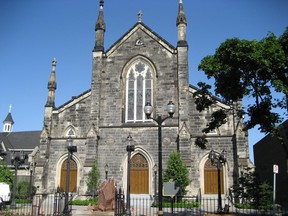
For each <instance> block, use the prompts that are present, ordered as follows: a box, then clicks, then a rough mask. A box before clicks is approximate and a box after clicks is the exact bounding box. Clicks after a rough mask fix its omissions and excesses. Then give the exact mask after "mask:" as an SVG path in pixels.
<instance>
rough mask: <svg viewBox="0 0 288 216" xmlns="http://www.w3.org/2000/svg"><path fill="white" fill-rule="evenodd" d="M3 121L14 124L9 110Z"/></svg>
mask: <svg viewBox="0 0 288 216" xmlns="http://www.w3.org/2000/svg"><path fill="white" fill-rule="evenodd" d="M3 123H11V124H14V121H13V118H12V114H11V112H9V113H8V115H7V116H6V118H5V120H4V121H3Z"/></svg>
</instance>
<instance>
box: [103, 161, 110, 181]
mask: <svg viewBox="0 0 288 216" xmlns="http://www.w3.org/2000/svg"><path fill="white" fill-rule="evenodd" d="M104 168H105V179H106V180H107V179H108V168H109V166H108V164H107V163H106V165H105V167H104Z"/></svg>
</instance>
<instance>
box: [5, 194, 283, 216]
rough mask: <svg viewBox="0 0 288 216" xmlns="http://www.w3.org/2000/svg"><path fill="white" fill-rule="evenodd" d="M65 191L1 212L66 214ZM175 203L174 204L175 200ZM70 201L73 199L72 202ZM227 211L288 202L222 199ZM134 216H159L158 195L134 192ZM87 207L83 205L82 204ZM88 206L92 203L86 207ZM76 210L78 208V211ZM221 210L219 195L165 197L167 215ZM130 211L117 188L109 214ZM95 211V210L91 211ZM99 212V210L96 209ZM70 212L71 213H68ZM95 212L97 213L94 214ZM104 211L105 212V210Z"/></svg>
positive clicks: (250, 212)
mask: <svg viewBox="0 0 288 216" xmlns="http://www.w3.org/2000/svg"><path fill="white" fill-rule="evenodd" d="M63 197H64V196H63V194H61V193H59V194H57V193H56V194H37V195H35V196H34V197H33V201H32V202H22V203H21V202H17V203H16V208H15V209H11V208H10V205H9V204H7V205H6V206H2V207H3V208H2V210H0V215H1V216H2V215H20V216H62V215H65V214H64V213H63V209H64V204H65V200H64V198H63ZM171 201H172V203H173V205H172V203H171ZM69 203H70V202H69ZM222 204H223V206H222V207H223V209H224V211H225V213H229V214H233V215H288V202H287V201H286V202H278V204H277V205H276V208H275V209H274V210H273V209H240V208H237V207H236V206H235V205H234V204H233V203H231V201H230V199H228V198H224V197H223V199H222ZM130 206H131V208H130V210H131V216H155V215H157V212H158V207H157V199H155V197H153V196H147V195H146V196H135V195H132V196H131V200H130ZM82 208H83V207H82ZM84 208H87V212H89V210H88V208H89V207H88V206H87V207H84ZM75 210H76V211H75ZM217 210H218V199H217V198H205V197H204V198H203V197H201V198H200V197H195V196H194V197H193V196H190V197H189V196H185V197H175V198H174V199H173V200H171V199H170V198H169V197H165V198H164V199H163V211H164V215H182V216H184V215H187V216H194V215H195V216H196V215H197V216H202V215H209V214H215V213H217ZM125 211H126V200H125V196H124V194H123V192H122V191H121V190H120V191H119V190H118V191H117V193H116V195H115V210H114V212H109V213H108V212H107V215H114V216H124V215H125ZM90 214H92V213H90ZM94 214H95V215H97V212H95V213H94ZM66 215H67V214H66ZM69 215H77V206H73V211H71V214H70V213H69ZM92 215H93V214H92ZM102 215H103V213H102Z"/></svg>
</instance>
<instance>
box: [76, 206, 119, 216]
mask: <svg viewBox="0 0 288 216" xmlns="http://www.w3.org/2000/svg"><path fill="white" fill-rule="evenodd" d="M72 215H73V216H74V215H75V216H76V215H77V216H80V215H81V216H84V215H94V216H110V215H114V212H113V211H106V212H102V211H92V210H91V207H90V206H72Z"/></svg>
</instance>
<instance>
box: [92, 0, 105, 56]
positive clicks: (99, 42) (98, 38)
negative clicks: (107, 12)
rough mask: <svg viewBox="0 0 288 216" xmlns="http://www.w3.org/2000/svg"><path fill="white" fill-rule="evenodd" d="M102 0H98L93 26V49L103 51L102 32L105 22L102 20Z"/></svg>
mask: <svg viewBox="0 0 288 216" xmlns="http://www.w3.org/2000/svg"><path fill="white" fill-rule="evenodd" d="M103 7H104V0H100V9H99V14H98V19H97V22H96V26H95V31H96V42H95V46H94V49H93V51H94V52H97V51H104V32H105V31H106V24H105V21H104V13H103Z"/></svg>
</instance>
